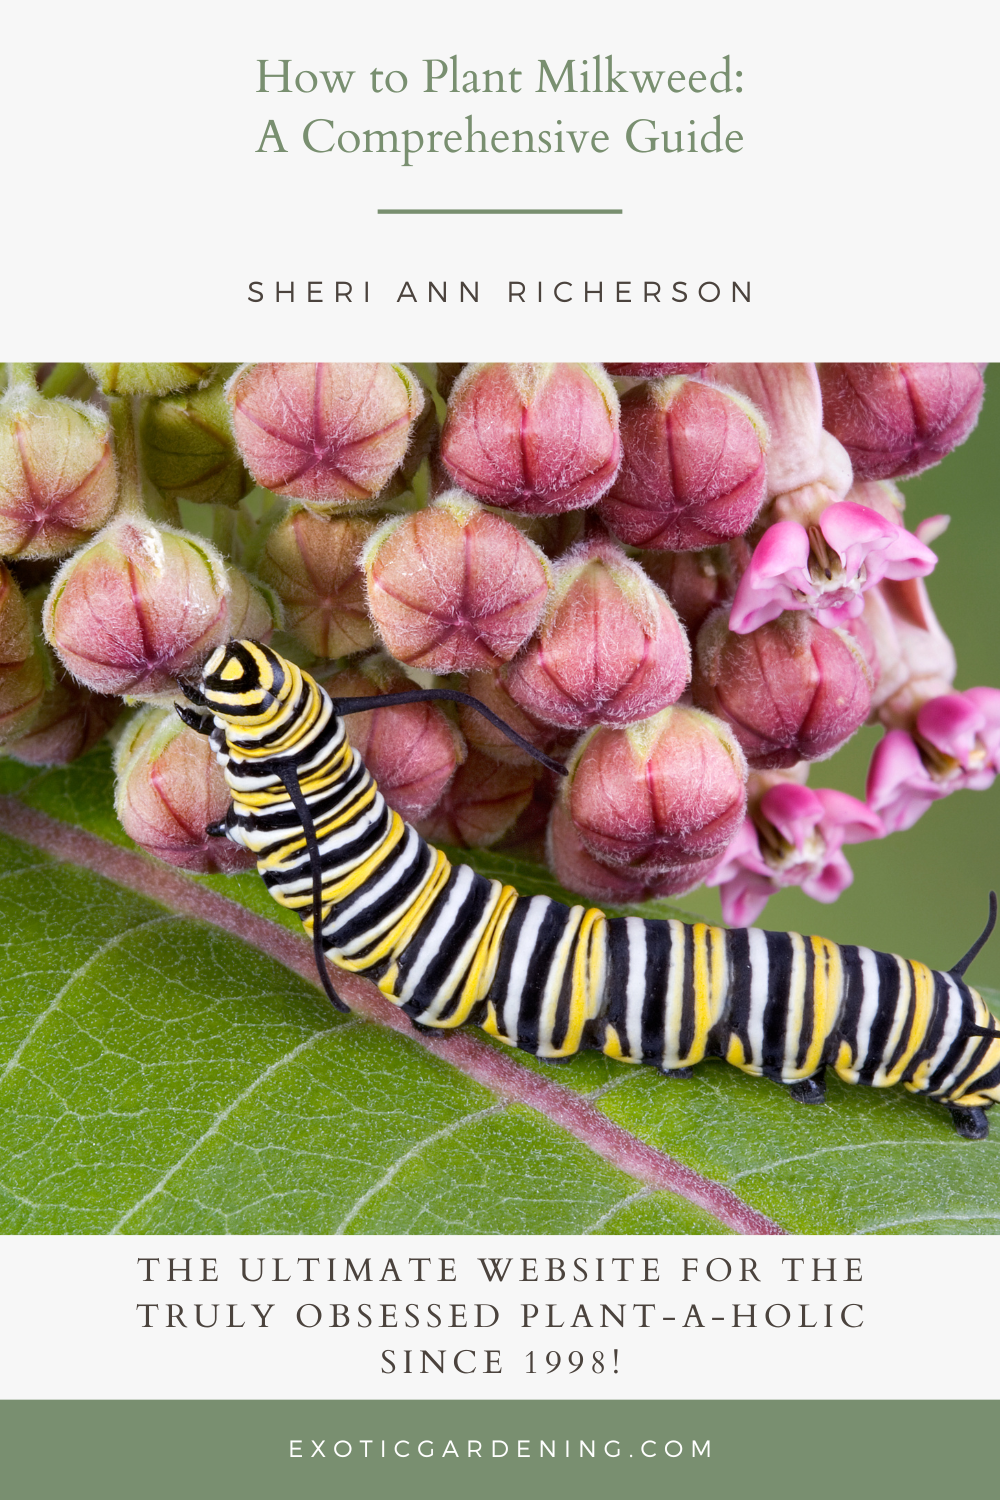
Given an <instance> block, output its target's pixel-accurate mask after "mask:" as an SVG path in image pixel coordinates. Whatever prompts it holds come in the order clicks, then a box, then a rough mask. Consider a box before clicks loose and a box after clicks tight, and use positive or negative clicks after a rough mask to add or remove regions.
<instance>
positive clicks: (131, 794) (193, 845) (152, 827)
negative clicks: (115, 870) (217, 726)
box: [115, 705, 255, 875]
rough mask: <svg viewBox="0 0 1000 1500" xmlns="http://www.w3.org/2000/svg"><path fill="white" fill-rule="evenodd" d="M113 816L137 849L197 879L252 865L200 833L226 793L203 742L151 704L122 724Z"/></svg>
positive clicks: (225, 803)
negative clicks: (127, 723)
mask: <svg viewBox="0 0 1000 1500" xmlns="http://www.w3.org/2000/svg"><path fill="white" fill-rule="evenodd" d="M115 773H116V776H117V782H116V787H115V811H116V812H117V814H118V820H119V822H120V823H121V825H122V827H123V828H124V830H125V832H126V833H127V834H128V836H129V838H131V839H134V840H135V842H136V843H137V844H138V845H139V847H140V849H145V850H146V852H147V854H155V855H156V856H157V858H159V859H164V860H166V861H167V863H168V864H171V865H179V866H180V868H181V869H182V870H191V871H192V872H193V873H194V874H196V875H208V874H211V873H212V872H213V871H217V870H218V871H222V872H223V873H225V874H227V875H228V874H232V873H233V872H234V871H235V870H245V869H249V868H251V867H252V866H253V865H254V864H255V859H254V856H253V855H252V854H251V853H250V851H249V850H248V849H241V848H239V847H238V846H237V845H236V844H233V843H230V841H229V839H225V838H208V837H207V836H206V834H205V828H206V827H207V825H208V824H209V823H215V822H217V821H218V820H219V819H220V818H223V817H225V815H226V811H227V809H228V807H229V802H230V794H229V788H228V786H227V785H226V779H225V777H224V776H223V774H222V769H221V767H220V766H219V765H218V763H217V761H216V759H215V754H214V752H213V750H212V747H211V745H210V744H209V742H208V739H207V737H206V736H205V735H201V734H196V733H195V732H194V730H193V729H188V728H187V727H186V726H185V725H184V724H182V723H181V721H180V719H178V717H177V715H176V714H175V713H174V712H173V710H172V709H166V708H157V707H155V706H153V705H150V706H149V707H147V708H145V709H143V710H142V712H141V713H139V714H137V715H136V717H135V718H134V719H133V720H132V722H131V723H130V724H129V725H128V727H127V729H126V731H125V733H124V735H123V736H122V738H121V740H120V741H119V743H118V748H117V751H116V753H115Z"/></svg>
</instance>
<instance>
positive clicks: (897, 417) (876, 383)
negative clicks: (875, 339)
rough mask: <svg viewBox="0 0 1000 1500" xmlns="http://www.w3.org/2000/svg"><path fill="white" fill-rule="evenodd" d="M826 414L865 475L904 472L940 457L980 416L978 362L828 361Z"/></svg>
mask: <svg viewBox="0 0 1000 1500" xmlns="http://www.w3.org/2000/svg"><path fill="white" fill-rule="evenodd" d="M819 380H820V385H821V387H822V392H823V421H824V424H825V425H826V427H827V428H828V429H829V431H830V432H832V433H833V434H834V435H835V436H836V437H837V438H838V439H839V440H840V442H841V443H843V445H844V447H845V448H846V449H847V452H848V453H849V454H850V457H851V462H852V464H853V465H854V473H855V477H856V478H858V479H898V478H901V477H903V476H904V475H907V474H919V473H920V472H921V470H922V469H928V468H930V467H931V465H932V464H936V463H940V461H941V459H942V458H944V457H945V455H946V454H948V453H950V452H951V451H952V449H953V448H957V447H958V445H959V443H964V442H965V439H966V438H967V437H968V436H969V433H970V432H971V431H972V429H973V427H975V425H976V421H977V420H978V417H979V409H980V407H981V406H982V403H983V377H982V372H981V370H980V368H979V366H978V365H974V364H857V365H850V364H825V365H820V367H819Z"/></svg>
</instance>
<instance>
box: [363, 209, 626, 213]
mask: <svg viewBox="0 0 1000 1500" xmlns="http://www.w3.org/2000/svg"><path fill="white" fill-rule="evenodd" d="M375 212H376V213H379V214H623V213H624V212H625V210H624V209H623V208H379V209H376V210H375Z"/></svg>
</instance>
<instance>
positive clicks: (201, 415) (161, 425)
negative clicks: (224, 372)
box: [139, 378, 252, 505]
mask: <svg viewBox="0 0 1000 1500" xmlns="http://www.w3.org/2000/svg"><path fill="white" fill-rule="evenodd" d="M139 435H140V438H141V441H142V457H143V463H144V466H145V470H146V474H147V476H148V478H149V479H150V480H152V482H153V484H155V485H156V488H157V489H158V490H159V491H160V493H161V494H163V495H168V496H172V497H174V498H176V499H179V500H195V501H198V502H200V503H202V504H205V505H236V504H238V502H239V501H240V500H242V498H243V496H244V495H246V494H249V492H250V489H251V488H252V481H251V479H250V476H249V474H248V473H247V471H246V469H245V468H244V467H243V462H242V460H241V458H240V455H239V453H238V452H237V451H236V444H235V443H234V442H233V434H232V430H231V428H230V425H229V411H228V408H227V406H226V401H225V397H224V395H223V389H222V381H221V378H220V379H217V380H214V381H213V382H212V384H211V385H210V386H208V387H206V389H204V390H196V391H188V392H185V393H184V394H183V395H175V396H164V397H161V398H160V399H159V400H158V401H150V402H149V404H148V405H147V406H146V408H145V410H144V411H143V414H142V419H141V422H140V426H139Z"/></svg>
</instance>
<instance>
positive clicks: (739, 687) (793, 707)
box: [692, 609, 871, 770]
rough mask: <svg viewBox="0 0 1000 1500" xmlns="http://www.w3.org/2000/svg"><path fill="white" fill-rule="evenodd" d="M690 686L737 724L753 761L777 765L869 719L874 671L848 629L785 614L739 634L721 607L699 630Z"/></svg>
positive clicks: (806, 756) (825, 749)
mask: <svg viewBox="0 0 1000 1500" xmlns="http://www.w3.org/2000/svg"><path fill="white" fill-rule="evenodd" d="M692 692H693V696H694V701H695V703H697V704H698V705H699V707H701V708H704V709H708V710H710V711H711V712H712V713H714V714H718V715H719V716H720V718H723V719H725V720H726V721H727V722H728V723H729V724H730V725H731V726H732V729H733V733H734V734H735V735H736V738H737V739H738V740H739V742H740V744H741V745H742V747H743V749H744V751H745V753H746V757H747V761H748V762H749V764H750V766H751V767H753V768H754V769H758V770H777V769H780V768H782V767H786V766H792V765H794V764H795V762H796V761H799V760H821V759H823V758H824V757H825V756H827V755H831V754H832V753H833V751H834V750H836V749H837V747H838V746H839V745H842V744H843V743H844V742H845V740H849V739H850V738H851V735H852V734H854V732H855V731H856V730H857V729H859V728H860V726H861V725H862V724H863V723H864V721H865V719H866V718H867V717H868V710H869V706H870V703H871V673H870V670H869V668H868V664H867V662H866V661H865V658H864V654H863V652H862V651H861V649H860V647H859V646H858V645H857V643H856V642H855V641H854V640H853V639H852V638H851V637H850V636H849V635H848V634H847V632H846V631H843V630H835V629H829V628H828V627H826V626H824V625H820V624H818V623H817V622H816V621H815V620H813V619H811V618H810V616H808V615H804V614H784V615H780V616H779V617H778V619H777V620H774V621H772V622H771V623H770V624H767V625H762V626H760V627H759V628H758V629H757V630H755V631H753V632H751V633H750V634H748V635H736V634H734V633H733V632H732V631H730V630H729V629H728V628H727V624H726V614H725V610H724V609H723V610H720V611H719V612H718V613H717V614H715V615H712V616H711V617H710V618H709V619H708V620H707V621H706V623H705V624H704V625H703V626H702V628H701V631H700V633H699V635H698V640H697V643H696V646H695V660H694V680H693V683H692Z"/></svg>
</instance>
